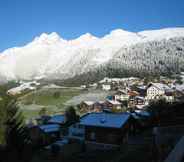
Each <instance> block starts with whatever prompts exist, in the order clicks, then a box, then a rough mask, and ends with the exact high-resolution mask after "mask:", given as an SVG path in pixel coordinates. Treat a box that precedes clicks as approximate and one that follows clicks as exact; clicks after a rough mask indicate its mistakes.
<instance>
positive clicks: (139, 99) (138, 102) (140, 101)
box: [135, 96, 145, 105]
mask: <svg viewBox="0 0 184 162" xmlns="http://www.w3.org/2000/svg"><path fill="white" fill-rule="evenodd" d="M135 104H136V105H144V104H145V98H144V97H141V96H136V97H135Z"/></svg>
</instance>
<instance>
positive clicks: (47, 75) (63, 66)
mask: <svg viewBox="0 0 184 162" xmlns="http://www.w3.org/2000/svg"><path fill="white" fill-rule="evenodd" d="M181 71H184V28H166V29H160V30H150V31H142V32H138V33H134V32H128V31H125V30H122V29H117V30H113V31H111V32H110V34H108V35H105V36H104V37H102V38H97V37H95V36H93V35H91V34H89V33H87V34H84V35H82V36H80V37H79V38H77V39H74V40H65V39H63V38H61V37H60V36H59V35H58V34H57V33H51V34H46V33H43V34H41V35H40V36H39V37H36V38H35V39H34V40H33V41H32V42H30V43H28V44H27V45H25V46H23V47H14V48H10V49H7V50H5V51H3V52H2V53H0V80H1V81H10V80H35V79H45V80H68V79H73V80H75V79H76V80H77V79H81V80H82V81H87V80H88V81H90V80H91V81H94V80H95V79H96V80H97V79H98V80H100V79H102V78H103V77H105V76H108V77H119V76H140V75H157V74H158V75H171V74H174V73H179V72H181Z"/></svg>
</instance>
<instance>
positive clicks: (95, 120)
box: [80, 112, 130, 128]
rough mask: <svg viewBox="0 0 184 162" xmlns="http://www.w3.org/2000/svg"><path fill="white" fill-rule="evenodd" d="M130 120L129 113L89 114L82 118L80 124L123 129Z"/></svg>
mask: <svg viewBox="0 0 184 162" xmlns="http://www.w3.org/2000/svg"><path fill="white" fill-rule="evenodd" d="M129 118H130V114H129V113H106V112H101V113H89V114H87V115H84V116H83V117H82V118H81V120H80V124H81V125H86V126H95V127H109V128H121V127H122V126H123V125H124V124H125V123H126V122H127V120H128V119H129Z"/></svg>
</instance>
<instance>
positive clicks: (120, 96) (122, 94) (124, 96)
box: [114, 90, 129, 101]
mask: <svg viewBox="0 0 184 162" xmlns="http://www.w3.org/2000/svg"><path fill="white" fill-rule="evenodd" d="M114 99H115V100H117V101H127V100H128V99H129V95H128V93H127V92H126V91H125V90H118V91H117V92H116V93H115V95H114Z"/></svg>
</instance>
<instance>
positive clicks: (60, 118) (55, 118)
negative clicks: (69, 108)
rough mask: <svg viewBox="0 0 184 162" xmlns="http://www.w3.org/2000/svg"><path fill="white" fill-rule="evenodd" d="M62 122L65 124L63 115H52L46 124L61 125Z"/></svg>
mask: <svg viewBox="0 0 184 162" xmlns="http://www.w3.org/2000/svg"><path fill="white" fill-rule="evenodd" d="M64 122H65V116H64V115H54V116H52V117H51V119H50V120H49V121H48V123H55V124H63V123H64Z"/></svg>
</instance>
